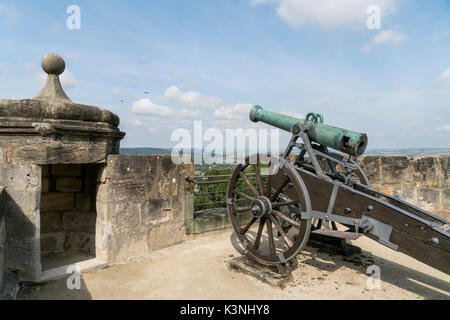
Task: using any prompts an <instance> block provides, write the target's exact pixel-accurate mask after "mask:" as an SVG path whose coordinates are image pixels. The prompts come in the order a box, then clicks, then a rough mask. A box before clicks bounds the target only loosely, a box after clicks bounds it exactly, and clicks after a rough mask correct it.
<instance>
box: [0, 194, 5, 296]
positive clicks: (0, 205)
mask: <svg viewBox="0 0 450 320" xmlns="http://www.w3.org/2000/svg"><path fill="white" fill-rule="evenodd" d="M4 199H5V193H4V188H3V187H0V292H2V289H3V284H4V280H5V274H6V252H5V251H6V220H5V200H4Z"/></svg>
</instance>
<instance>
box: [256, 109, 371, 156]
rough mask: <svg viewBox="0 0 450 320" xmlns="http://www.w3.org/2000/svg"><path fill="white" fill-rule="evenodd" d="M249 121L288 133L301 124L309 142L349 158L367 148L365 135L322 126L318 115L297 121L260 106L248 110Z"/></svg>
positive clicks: (310, 114)
mask: <svg viewBox="0 0 450 320" xmlns="http://www.w3.org/2000/svg"><path fill="white" fill-rule="evenodd" d="M250 120H251V121H253V122H259V121H261V122H264V123H267V124H270V125H272V126H274V127H277V128H279V129H282V130H285V131H288V132H293V130H295V128H294V127H295V126H296V125H297V124H298V123H301V124H303V125H304V126H305V128H306V129H307V134H308V137H309V139H310V140H311V141H314V142H316V143H319V144H321V145H323V146H326V147H329V148H332V149H334V150H337V151H341V152H344V153H346V154H348V155H351V156H356V157H359V156H360V155H362V154H363V153H364V151H366V148H367V143H368V138H367V135H366V134H365V133H358V132H354V131H350V130H346V129H341V128H338V127H333V126H330V125H327V124H324V123H323V117H322V116H321V115H320V114H314V113H309V114H308V115H307V116H306V119H299V118H295V117H291V116H286V115H283V114H280V113H275V112H270V111H266V110H264V109H263V108H261V107H260V106H254V107H253V108H252V109H251V110H250Z"/></svg>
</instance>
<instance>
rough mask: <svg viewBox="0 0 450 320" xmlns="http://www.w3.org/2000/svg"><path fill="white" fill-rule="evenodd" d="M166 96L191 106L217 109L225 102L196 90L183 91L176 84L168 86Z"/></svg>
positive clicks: (168, 98)
mask: <svg viewBox="0 0 450 320" xmlns="http://www.w3.org/2000/svg"><path fill="white" fill-rule="evenodd" d="M164 98H166V99H167V100H171V101H175V102H177V103H179V104H181V105H183V106H186V107H191V108H192V107H200V108H211V109H215V108H217V107H218V106H220V105H221V104H223V101H222V100H221V99H219V98H217V97H210V96H207V95H204V94H201V93H198V92H195V91H187V92H182V91H181V90H180V89H179V88H178V87H176V86H172V87H170V88H168V89H167V90H166V92H165V93H164Z"/></svg>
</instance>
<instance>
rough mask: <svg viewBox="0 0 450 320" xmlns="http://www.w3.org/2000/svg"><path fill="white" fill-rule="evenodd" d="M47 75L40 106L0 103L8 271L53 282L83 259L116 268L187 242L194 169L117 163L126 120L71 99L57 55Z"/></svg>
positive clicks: (148, 160)
mask: <svg viewBox="0 0 450 320" xmlns="http://www.w3.org/2000/svg"><path fill="white" fill-rule="evenodd" d="M42 67H43V69H44V71H45V72H46V73H47V74H48V78H47V82H46V84H45V86H44V88H43V89H42V90H41V92H40V93H39V94H38V95H37V96H36V97H35V98H33V99H24V100H0V165H1V167H0V186H3V187H4V188H5V194H4V197H5V199H4V210H3V211H4V214H5V217H6V250H5V252H6V253H5V260H6V262H5V264H6V268H7V269H8V270H9V271H11V272H15V273H16V274H17V275H18V277H19V279H20V280H23V281H25V280H26V281H39V280H46V278H51V277H52V275H57V273H58V272H56V273H55V272H52V271H54V270H57V269H58V270H60V271H59V273H61V272H64V268H65V267H67V266H68V265H70V264H73V263H77V262H80V261H96V263H94V265H95V264H99V263H114V262H117V261H122V260H127V259H131V258H135V257H137V256H142V255H145V254H146V253H147V252H148V251H151V250H153V249H157V248H160V247H164V246H167V245H170V244H173V243H176V242H180V241H183V240H184V229H183V228H182V226H183V223H184V192H185V191H184V176H185V175H188V174H189V173H190V172H188V171H192V168H191V167H190V166H174V165H173V164H172V163H171V161H170V157H168V158H167V157H163V156H156V157H125V156H119V155H118V154H119V148H120V141H121V139H123V137H124V136H125V133H123V132H121V131H120V130H119V128H118V125H119V117H118V116H117V115H115V114H113V113H111V112H109V111H107V110H103V109H101V108H98V107H93V106H87V105H81V104H76V103H74V102H72V101H71V100H70V99H69V97H68V96H67V95H66V94H65V93H64V90H63V89H62V87H61V84H60V81H59V75H60V74H62V73H63V72H64V69H65V62H64V60H63V59H62V58H61V57H60V56H58V55H56V54H48V55H46V56H45V57H44V58H43V59H42ZM169 161H170V163H169ZM156 179H158V180H156ZM124 191H126V192H124ZM174 225H177V226H178V229H177V228H175V227H173V226H174ZM166 232H167V233H168V234H167V236H166V235H165V234H163V233H166ZM166 238H167V239H166ZM94 258H95V259H94ZM87 265H89V264H87ZM91 265H92V264H91ZM61 270H63V271H61Z"/></svg>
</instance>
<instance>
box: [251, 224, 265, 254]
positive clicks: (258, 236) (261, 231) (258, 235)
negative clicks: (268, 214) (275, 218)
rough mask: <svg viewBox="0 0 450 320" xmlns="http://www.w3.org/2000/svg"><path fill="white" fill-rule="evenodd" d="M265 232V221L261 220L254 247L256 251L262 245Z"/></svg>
mask: <svg viewBox="0 0 450 320" xmlns="http://www.w3.org/2000/svg"><path fill="white" fill-rule="evenodd" d="M263 230H264V220H262V219H261V220H260V221H259V228H258V233H257V234H256V238H255V243H254V244H253V246H254V247H255V249H256V250H258V249H259V246H260V244H261V236H262V233H263Z"/></svg>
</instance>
